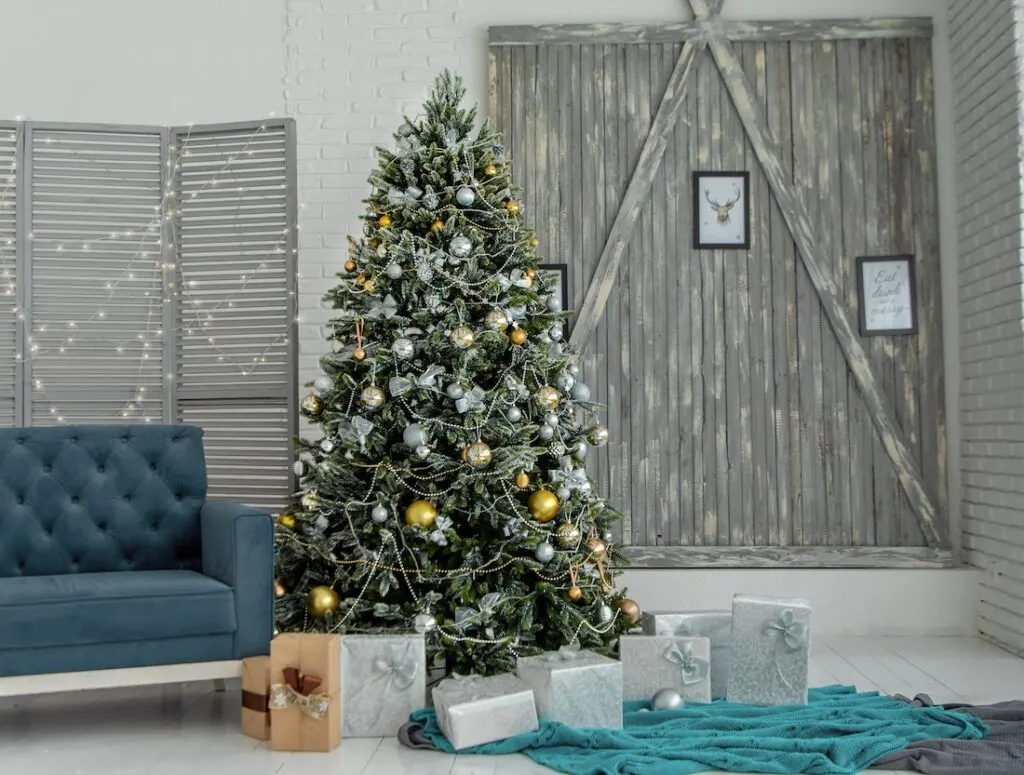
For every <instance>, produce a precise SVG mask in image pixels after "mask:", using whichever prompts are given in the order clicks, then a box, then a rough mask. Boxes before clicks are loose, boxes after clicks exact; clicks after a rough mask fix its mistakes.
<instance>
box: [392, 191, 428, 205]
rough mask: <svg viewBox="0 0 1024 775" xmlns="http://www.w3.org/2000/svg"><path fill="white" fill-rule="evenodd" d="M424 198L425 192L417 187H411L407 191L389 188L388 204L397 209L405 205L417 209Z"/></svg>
mask: <svg viewBox="0 0 1024 775" xmlns="http://www.w3.org/2000/svg"><path fill="white" fill-rule="evenodd" d="M422 196H423V190H422V189H420V188H417V187H416V186H409V188H407V189H405V191H399V190H398V189H397V188H389V189H388V204H390V205H393V206H395V207H401V206H403V205H405V206H408V207H415V206H416V205H418V204H419V200H420V198H421V197H422Z"/></svg>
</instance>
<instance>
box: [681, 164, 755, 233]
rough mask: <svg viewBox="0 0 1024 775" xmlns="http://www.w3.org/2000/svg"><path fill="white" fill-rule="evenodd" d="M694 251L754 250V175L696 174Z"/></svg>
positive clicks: (738, 173)
mask: <svg viewBox="0 0 1024 775" xmlns="http://www.w3.org/2000/svg"><path fill="white" fill-rule="evenodd" d="M693 247H694V248H695V249H697V250H722V249H725V250H729V249H732V250H749V249H750V173H749V172H694V173H693Z"/></svg>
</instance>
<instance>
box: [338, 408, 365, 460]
mask: <svg viewBox="0 0 1024 775" xmlns="http://www.w3.org/2000/svg"><path fill="white" fill-rule="evenodd" d="M338 430H339V432H341V433H351V434H352V435H353V436H355V437H356V439H357V440H358V441H359V447H360V448H361V449H362V450H363V452H365V451H366V437H367V436H369V435H370V433H371V432H372V431H373V423H372V422H370V421H369V420H367V419H366V418H365V417H353V418H352V421H351V422H350V423H349V424H348V426H346V427H339V428H338Z"/></svg>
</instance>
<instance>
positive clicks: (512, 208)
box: [505, 199, 519, 215]
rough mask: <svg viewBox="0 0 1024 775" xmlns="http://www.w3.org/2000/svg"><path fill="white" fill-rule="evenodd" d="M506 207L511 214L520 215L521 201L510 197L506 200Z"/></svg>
mask: <svg viewBox="0 0 1024 775" xmlns="http://www.w3.org/2000/svg"><path fill="white" fill-rule="evenodd" d="M505 209H506V210H508V214H509V215H519V202H518V201H517V200H515V199H509V200H508V201H507V202H505Z"/></svg>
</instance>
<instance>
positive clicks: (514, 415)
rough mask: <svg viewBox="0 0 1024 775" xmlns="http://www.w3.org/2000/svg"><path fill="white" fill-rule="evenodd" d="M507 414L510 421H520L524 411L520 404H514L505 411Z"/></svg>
mask: <svg viewBox="0 0 1024 775" xmlns="http://www.w3.org/2000/svg"><path fill="white" fill-rule="evenodd" d="M505 416H506V417H508V420H509V422H519V421H520V420H522V419H523V411H522V409H520V408H519V407H518V406H513V407H512V408H511V409H509V410H508V412H506V413H505Z"/></svg>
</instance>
